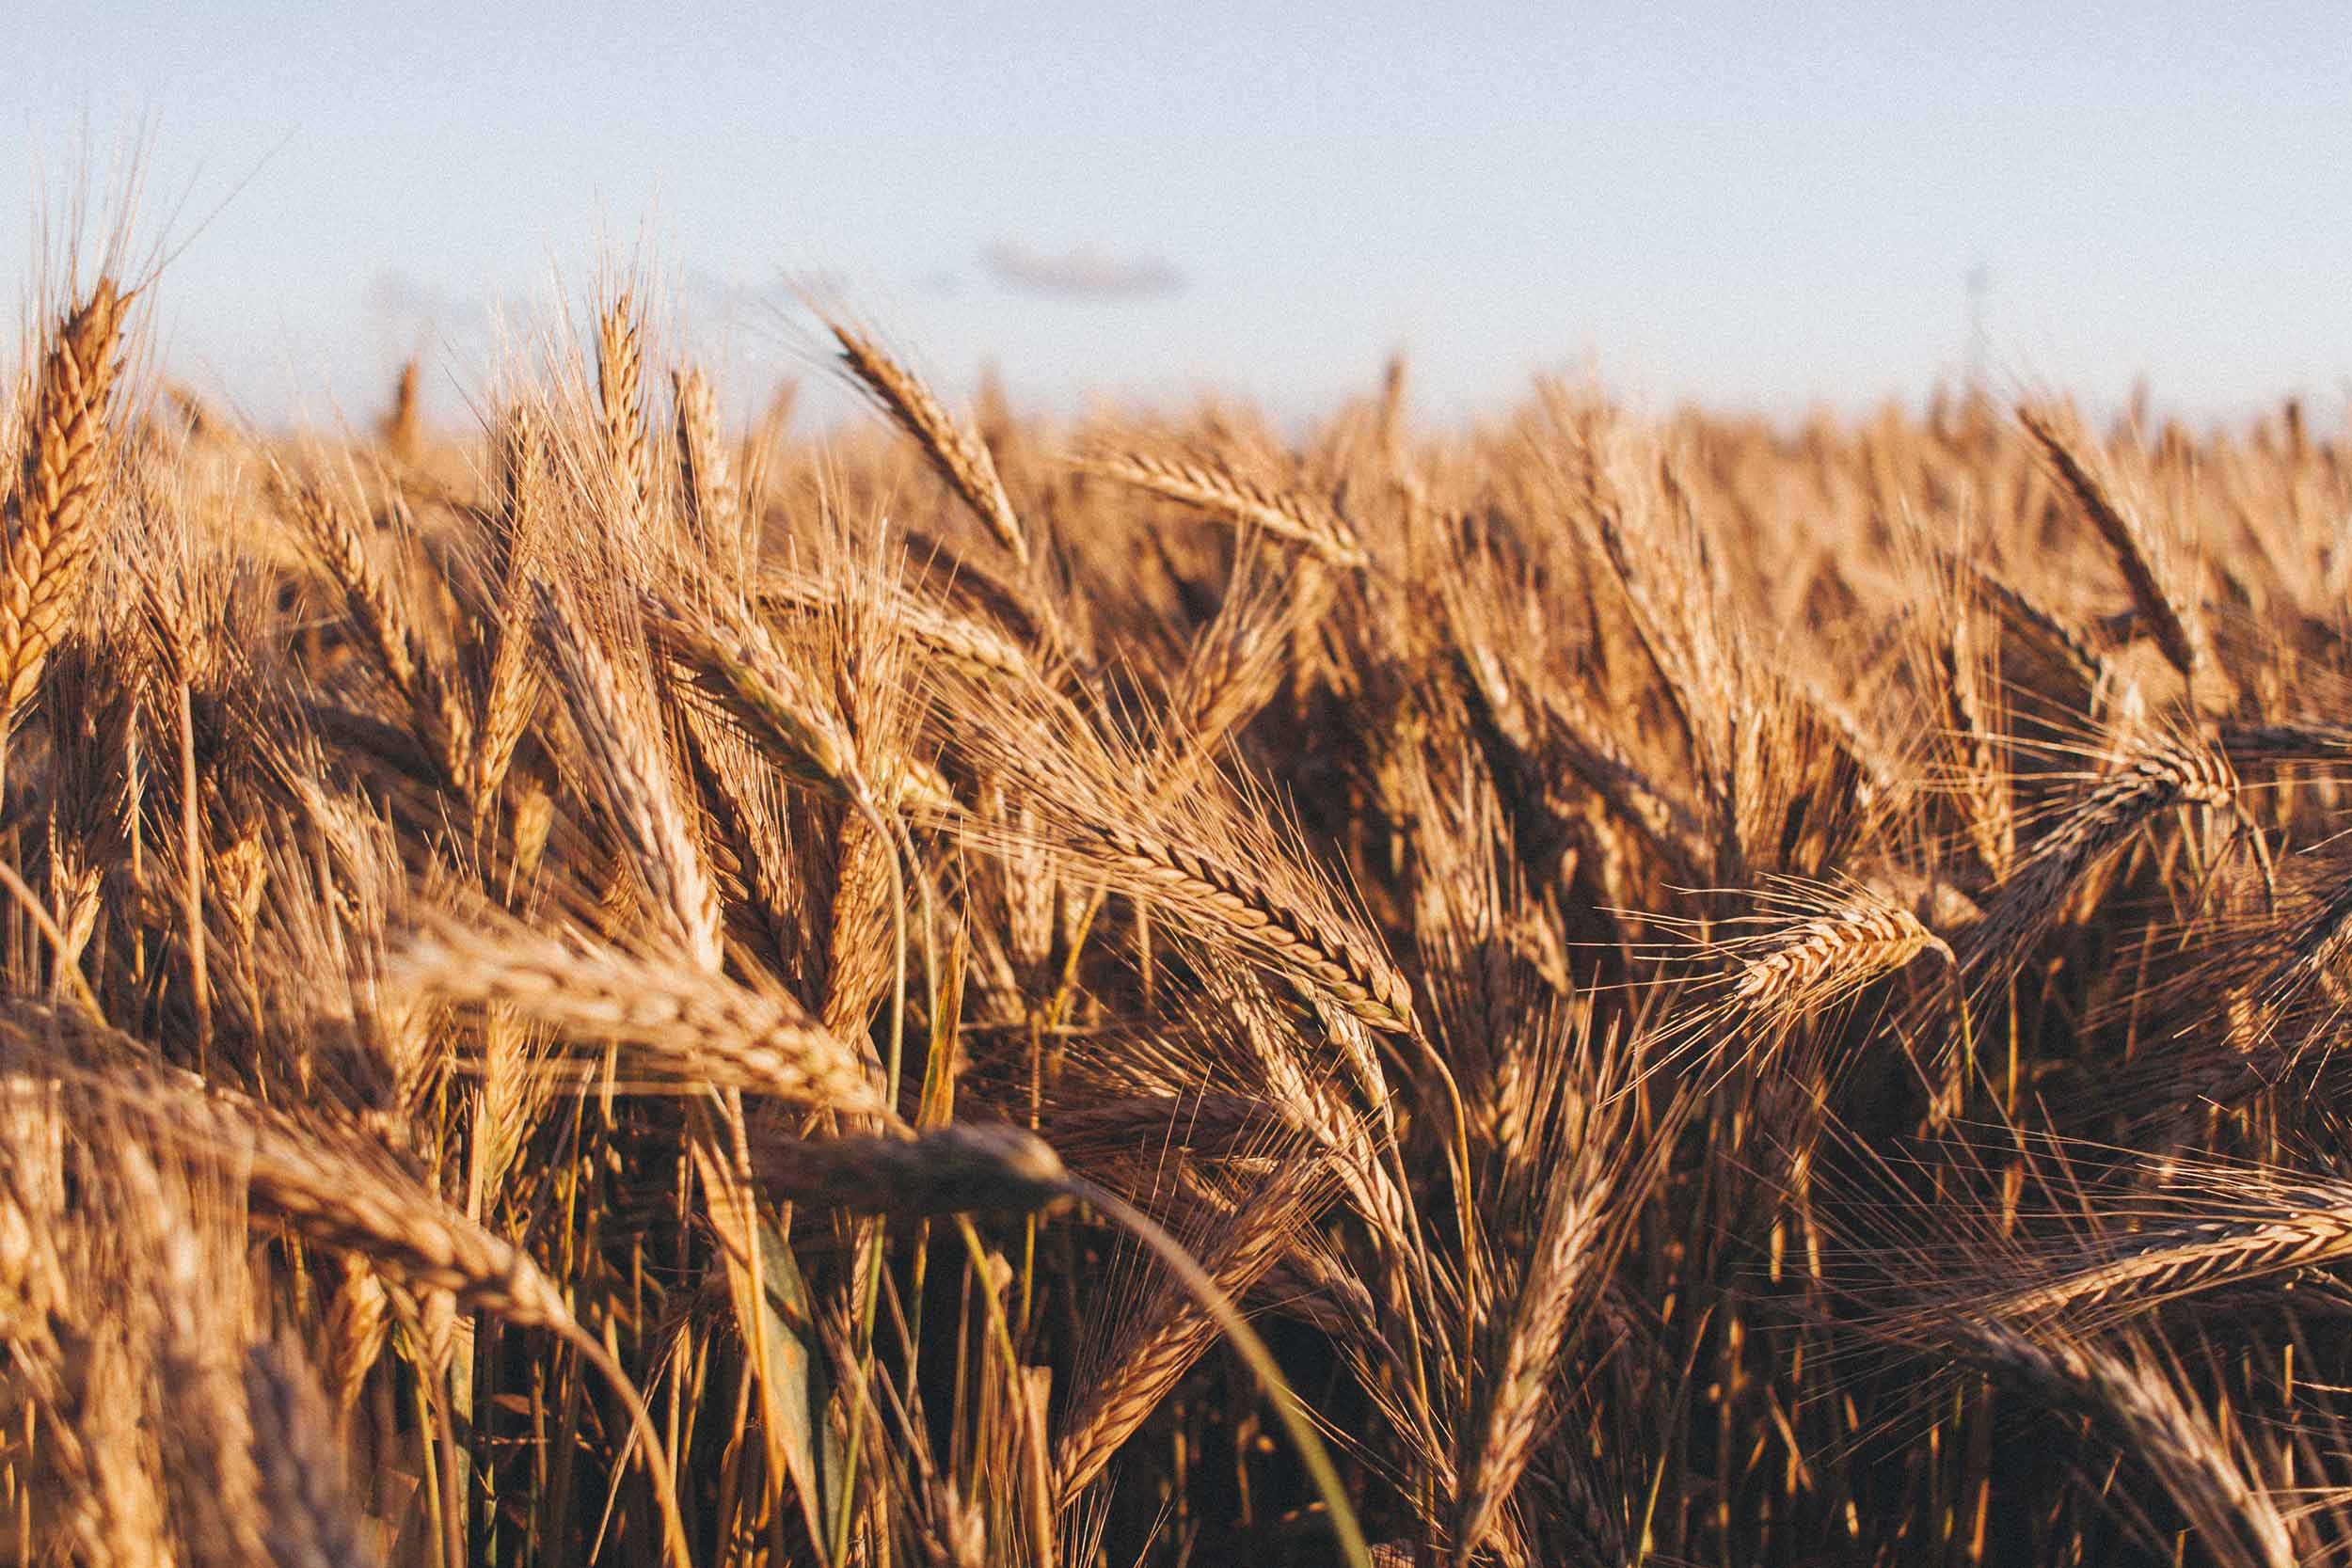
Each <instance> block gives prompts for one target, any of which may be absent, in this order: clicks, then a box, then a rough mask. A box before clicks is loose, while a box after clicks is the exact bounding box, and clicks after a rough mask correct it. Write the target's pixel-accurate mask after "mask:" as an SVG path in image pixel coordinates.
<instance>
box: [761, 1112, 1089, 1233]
mask: <svg viewBox="0 0 2352 1568" xmlns="http://www.w3.org/2000/svg"><path fill="white" fill-rule="evenodd" d="M752 1173H753V1175H754V1177H755V1179H756V1180H758V1181H759V1183H760V1184H761V1186H763V1187H765V1188H768V1189H771V1190H772V1191H774V1192H776V1193H779V1194H781V1195H782V1196H785V1197H786V1198H787V1199H789V1200H790V1201H792V1202H794V1203H799V1204H809V1205H814V1206H816V1207H818V1208H827V1209H842V1210H847V1211H849V1212H853V1213H868V1214H890V1215H895V1216H898V1217H901V1218H918V1217H921V1216H925V1215H933V1214H955V1213H970V1212H979V1211H993V1212H1011V1213H1027V1212H1035V1211H1038V1210H1041V1209H1046V1208H1051V1207H1054V1206H1056V1205H1057V1204H1059V1203H1062V1202H1064V1201H1066V1199H1067V1197H1068V1191H1069V1183H1070V1173H1069V1172H1068V1171H1067V1170H1065V1169H1063V1168H1062V1163H1061V1158H1060V1156H1058V1155H1057V1154H1056V1153H1055V1152H1054V1150H1053V1149H1052V1148H1050V1147H1049V1146H1048V1145H1047V1144H1046V1143H1045V1142H1044V1140H1043V1139H1041V1138H1040V1137H1039V1136H1038V1135H1037V1134H1036V1133H1034V1132H1029V1131H1027V1130H1026V1129H1025V1128H1019V1127H1011V1126H1005V1125H987V1124H982V1123H957V1124H953V1125H950V1126H946V1127H939V1128H932V1129H930V1130H928V1131H926V1132H919V1133H917V1134H916V1135H914V1137H911V1138H908V1137H839V1138H814V1139H803V1138H777V1139H773V1140H771V1141H769V1142H767V1143H763V1144H761V1145H759V1146H758V1147H756V1148H754V1149H753V1151H752Z"/></svg>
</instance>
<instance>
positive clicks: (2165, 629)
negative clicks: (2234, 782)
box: [2018, 408, 2202, 681]
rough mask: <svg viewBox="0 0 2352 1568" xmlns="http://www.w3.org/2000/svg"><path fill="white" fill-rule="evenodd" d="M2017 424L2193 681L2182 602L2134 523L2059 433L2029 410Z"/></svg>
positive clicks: (2195, 641)
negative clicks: (2038, 445) (2045, 460)
mask: <svg viewBox="0 0 2352 1568" xmlns="http://www.w3.org/2000/svg"><path fill="white" fill-rule="evenodd" d="M2018 418H2019V419H2020V420H2023V421H2024V423H2025V426H2026V431H2027V432H2028V433H2030V434H2031V435H2032V436H2033V438H2034V439H2035V440H2036V441H2037V442H2039V443H2041V446H2042V451H2043V452H2044V453H2045V454H2046V455H2047V456H2048V458H2049V460H2050V464H2051V466H2052V467H2055V468H2056V469H2057V470H2058V478H2059V479H2060V480H2061V481H2062V482H2063V483H2065V485H2066V489H2067V493H2068V494H2070V495H2071V496H2073V497H2074V504H2075V505H2076V506H2078V507H2080V508H2081V509H2082V514H2083V516H2084V518H2085V520H2087V521H2088V522H2089V523H2090V526H2091V528H2092V529H2093V530H2094V531H2096V532H2097V533H2098V535H2099V538H2100V540H2101V541H2102V542H2103V543H2105V544H2106V546H2107V550H2108V552H2109V553H2110V554H2112V555H2113V556H2114V557H2115V563H2116V566H2117V567H2118V569H2120V570H2121V571H2122V574H2123V581H2124V583H2125V585H2126V586H2128V587H2129V588H2130V589H2131V593H2132V603H2133V604H2134V605H2135V606H2137V608H2138V610H2139V613H2140V614H2141V615H2142V616H2143V617H2145V618H2146V620H2147V623H2148V626H2149V629H2150V630H2151V631H2152V632H2153V633H2154V635H2155V639H2156V645H2157V646H2158V647H2160V648H2162V649H2163V650H2164V657H2166V658H2167V659H2168V660H2169V661H2170V662H2171V665H2172V667H2173V668H2174V669H2175V670H2178V671H2179V672H2180V673H2181V677H2182V678H2183V679H2184V680H2189V681H2194V680H2195V679H2196V678H2197V671H2198V667H2199V665H2200V664H2201V662H2202V658H2201V653H2200V645H2199V638H2198V636H2197V633H2196V628H2195V626H2194V625H2193V624H2192V622H2191V620H2190V617H2189V612H2188V610H2187V609H2186V608H2185V604H2184V601H2183V600H2182V599H2181V598H2180V597H2179V596H2178V595H2177V594H2174V593H2173V592H2172V591H2171V590H2170V589H2169V587H2168V586H2167V585H2166V583H2165V580H2164V578H2163V575H2162V574H2161V573H2160V572H2159V571H2158V570H2157V567H2156V562H2155V559H2154V557H2153V555H2152V554H2151V553H2150V551H2149V547H2148V539H2147V535H2146V533H2145V532H2144V531H2143V530H2142V529H2141V528H2140V526H2139V523H2138V522H2137V519H2135V518H2134V517H2133V516H2132V515H2130V514H2128V513H2126V512H2125V511H2123V510H2122V508H2121V507H2119V506H2118V505H2116V503H2115V500H2114V498H2113V497H2112V496H2111V495H2110V494H2109V493H2108V491H2107V489H2106V486H2105V485H2103V484H2101V483H2099V480H2098V476H2096V475H2095V474H2093V473H2092V472H2091V471H2090V468H2089V467H2087V466H2086V465H2085V464H2084V462H2083V460H2082V459H2081V458H2080V457H2079V456H2077V455H2076V454H2075V452H2074V449H2073V448H2072V447H2071V446H2069V445H2068V444H2067V441H2066V438H2065V437H2064V436H2061V435H2060V434H2059V433H2058V427H2057V426H2056V425H2055V424H2053V423H2052V422H2051V421H2050V420H2048V419H2047V418H2045V417H2044V416H2042V415H2041V414H2039V413H2036V412H2035V411H2034V410H2032V409H2030V408H2026V409H2020V410H2019V411H2018Z"/></svg>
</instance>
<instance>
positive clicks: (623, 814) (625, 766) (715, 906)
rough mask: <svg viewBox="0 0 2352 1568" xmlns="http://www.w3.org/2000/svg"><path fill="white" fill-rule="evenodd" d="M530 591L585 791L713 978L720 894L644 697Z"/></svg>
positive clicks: (567, 614)
mask: <svg viewBox="0 0 2352 1568" xmlns="http://www.w3.org/2000/svg"><path fill="white" fill-rule="evenodd" d="M536 592H537V597H538V614H539V633H540V637H539V640H540V642H541V644H542V645H543V646H544V647H545V648H546V649H547V652H548V657H549V661H550V663H551V664H552V666H553V673H554V675H555V684H556V687H557V689H558V690H559V691H561V692H562V694H563V697H564V707H565V709H566V711H568V712H569V713H570V715H571V719H572V729H573V732H574V733H575V734H577V735H578V736H580V744H581V746H582V748H583V749H584V750H585V752H587V756H588V761H589V765H590V766H589V783H590V784H591V787H592V788H594V789H595V791H596V796H597V798H598V800H599V801H600V802H601V804H602V805H603V807H604V810H605V813H606V816H608V818H609V819H610V820H611V821H612V825H613V826H614V827H615V828H616V829H617V830H619V832H620V835H621V840H622V843H623V845H624V847H626V848H627V849H628V853H629V862H630V864H631V865H633V866H634V867H635V868H636V871H637V875H638V877H639V879H640V880H641V881H642V882H643V883H644V887H645V889H646V891H647V892H648V893H649V894H651V895H652V897H653V901H654V904H655V906H656V908H657V910H658V911H660V915H661V917H662V918H664V919H666V920H667V921H668V922H669V923H670V925H671V927H672V929H673V931H674V933H675V935H676V936H677V937H678V938H679V940H680V941H681V942H683V943H684V946H685V950H686V951H687V953H688V954H689V955H690V956H691V957H692V958H693V959H694V961H695V962H696V963H697V964H699V965H700V966H701V967H703V968H705V969H709V970H716V969H717V968H718V967H719V964H720V960H721V958H722V957H723V953H722V946H723V943H722V937H721V915H720V904H719V893H718V888H717V886H716V884H714V883H713V882H712V881H711V879H710V875H709V870H708V867H707V865H706V863H705V862H704V859H703V853H702V847H701V845H700V842H699V841H698V840H697V838H696V837H695V833H694V828H693V824H692V821H691V818H690V817H689V816H688V815H687V811H686V806H685V803H684V802H683V801H681V800H679V799H678V794H677V791H676V790H675V787H674V786H673V784H672V781H671V777H670V768H669V765H668V755H669V747H668V745H667V744H666V742H664V741H663V739H662V738H661V734H660V729H659V727H658V726H657V725H656V723H655V722H654V721H653V720H652V719H651V718H650V717H648V716H647V715H646V713H645V712H644V693H643V692H642V691H641V690H639V689H636V688H634V687H625V686H624V685H623V682H622V679H621V676H620V673H619V672H618V671H617V670H616V669H615V668H614V666H613V663H612V659H611V657H608V656H607V654H606V652H605V649H604V646H603V644H602V643H601V642H600V641H598V640H597V639H596V638H594V637H592V636H590V635H589V634H588V632H587V631H586V629H585V628H584V627H583V626H581V625H580V621H579V619H578V617H577V616H575V615H574V614H573V613H572V611H571V610H569V609H567V608H566V607H565V606H564V604H563V603H562V602H561V601H560V600H559V599H558V598H557V597H556V595H555V594H554V591H553V590H551V589H549V588H548V587H547V586H546V584H544V583H541V584H539V585H537V590H536Z"/></svg>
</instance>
